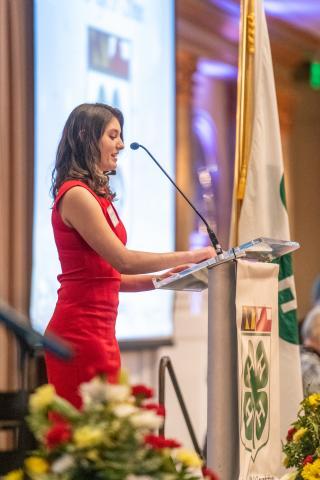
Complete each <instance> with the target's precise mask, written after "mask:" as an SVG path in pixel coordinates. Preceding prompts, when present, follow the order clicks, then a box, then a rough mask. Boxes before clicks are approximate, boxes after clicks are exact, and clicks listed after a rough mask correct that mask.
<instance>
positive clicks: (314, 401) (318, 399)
mask: <svg viewBox="0 0 320 480" xmlns="http://www.w3.org/2000/svg"><path fill="white" fill-rule="evenodd" d="M307 400H308V402H309V405H310V407H317V406H318V405H319V404H320V393H313V394H312V395H310V396H309V397H308V398H307Z"/></svg>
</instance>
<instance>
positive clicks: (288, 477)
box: [280, 472, 297, 480]
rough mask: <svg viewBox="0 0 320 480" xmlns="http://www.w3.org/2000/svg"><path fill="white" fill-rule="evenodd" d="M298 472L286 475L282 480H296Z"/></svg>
mask: <svg viewBox="0 0 320 480" xmlns="http://www.w3.org/2000/svg"><path fill="white" fill-rule="evenodd" d="M296 476H297V472H289V473H286V474H285V475H284V476H283V477H281V479H280V480H295V478H296Z"/></svg>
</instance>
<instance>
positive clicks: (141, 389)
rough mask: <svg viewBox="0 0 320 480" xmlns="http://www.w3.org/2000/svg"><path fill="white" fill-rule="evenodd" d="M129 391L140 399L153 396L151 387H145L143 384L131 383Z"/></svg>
mask: <svg viewBox="0 0 320 480" xmlns="http://www.w3.org/2000/svg"><path fill="white" fill-rule="evenodd" d="M131 393H132V395H134V396H135V397H140V399H142V398H152V397H153V390H152V388H149V387H146V386H145V385H133V386H132V388H131Z"/></svg>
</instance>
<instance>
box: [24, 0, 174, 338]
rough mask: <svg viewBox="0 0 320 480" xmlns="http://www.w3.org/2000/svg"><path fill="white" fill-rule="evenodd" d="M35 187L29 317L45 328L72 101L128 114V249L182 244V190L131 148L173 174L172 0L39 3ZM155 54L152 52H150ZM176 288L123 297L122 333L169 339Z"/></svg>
mask: <svg viewBox="0 0 320 480" xmlns="http://www.w3.org/2000/svg"><path fill="white" fill-rule="evenodd" d="M34 6H35V32H34V42H35V52H36V55H35V78H36V91H35V97H36V106H35V112H36V118H35V126H36V134H35V151H36V159H35V191H34V203H35V211H34V233H33V272H32V300H31V317H32V321H33V325H34V327H35V328H36V329H37V330H39V331H40V332H43V331H44V329H45V327H46V325H47V323H48V321H49V320H50V318H51V315H52V313H53V310H54V307H55V302H56V300H57V289H58V288H59V283H58V281H57V275H58V274H59V273H60V270H61V267H60V264H59V259H58V257H57V253H56V248H55V244H54V238H53V233H52V227H51V207H52V198H51V197H50V195H49V190H50V181H51V172H52V169H53V166H54V162H55V155H56V149H57V145H58V142H59V139H60V137H61V131H62V128H63V125H64V124H65V122H66V119H67V116H68V115H69V113H70V112H71V110H73V108H74V107H76V106H77V105H79V104H81V103H85V102H90V103H92V102H102V103H107V104H109V105H112V106H114V107H117V108H119V109H120V110H121V111H122V112H123V114H124V118H125V125H124V132H123V134H124V142H125V145H126V148H125V150H124V151H123V152H121V154H120V156H119V159H118V168H117V175H116V176H114V177H111V179H110V183H111V188H112V191H114V192H116V199H115V207H116V209H117V211H118V212H119V214H120V216H121V219H122V221H123V223H124V225H125V227H126V230H127V234H128V243H127V246H128V248H131V249H134V250H143V251H155V252H157V251H159V252H164V251H170V250H173V249H174V191H173V188H172V186H171V184H170V183H169V182H168V181H167V179H166V178H164V177H163V176H162V175H161V172H160V171H159V170H157V168H156V167H155V165H154V164H153V163H152V162H151V161H150V159H148V157H146V156H145V155H143V151H138V152H133V151H132V150H130V148H129V145H130V143H131V142H135V141H138V142H139V143H142V144H145V145H146V146H147V147H148V148H149V149H150V150H151V151H152V152H153V154H154V155H155V156H156V158H157V159H158V160H159V161H160V162H161V164H162V165H163V167H164V168H165V169H166V170H167V171H168V172H169V174H171V175H172V176H173V175H174V171H175V168H174V151H175V149H174V130H175V127H174V126H175V119H174V87H175V78H174V1H173V0H153V1H152V2H150V1H149V0H136V1H135V2H105V1H101V0H99V1H98V0H68V2H65V1H64V0H55V1H54V2H51V1H42V0H34ZM150 52H152V55H150ZM172 307H173V296H172V292H159V291H152V292H145V293H138V294H137V293H134V294H130V293H124V294H121V298H120V306H119V315H118V320H117V337H118V339H119V340H130V339H131V340H137V339H142V340H143V339H167V338H169V337H171V335H172V332H173V325H172V314H173V311H172Z"/></svg>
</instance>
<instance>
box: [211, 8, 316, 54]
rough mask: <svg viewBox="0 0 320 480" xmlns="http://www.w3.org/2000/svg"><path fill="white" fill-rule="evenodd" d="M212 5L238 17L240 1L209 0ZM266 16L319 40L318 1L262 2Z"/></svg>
mask: <svg viewBox="0 0 320 480" xmlns="http://www.w3.org/2000/svg"><path fill="white" fill-rule="evenodd" d="M210 1H211V3H212V4H213V5H216V6H217V7H219V8H221V9H222V10H225V11H228V12H229V13H230V14H232V15H236V16H239V11H240V7H239V5H240V0H210ZM264 5H265V11H266V14H267V15H269V16H272V17H276V18H278V19H279V20H281V21H283V22H286V23H288V24H290V25H291V26H293V27H295V28H298V29H300V30H303V31H305V32H308V33H309V34H311V35H312V36H314V37H315V38H318V39H319V51H320V0H264Z"/></svg>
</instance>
